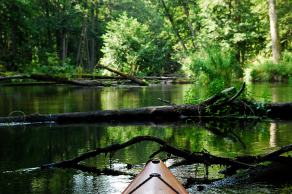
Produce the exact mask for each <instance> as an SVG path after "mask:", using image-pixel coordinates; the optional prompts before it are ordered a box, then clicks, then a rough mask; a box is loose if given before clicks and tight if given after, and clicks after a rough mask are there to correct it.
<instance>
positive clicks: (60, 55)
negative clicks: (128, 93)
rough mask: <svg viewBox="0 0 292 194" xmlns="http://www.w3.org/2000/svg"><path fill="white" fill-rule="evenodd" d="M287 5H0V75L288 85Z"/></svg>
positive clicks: (150, 0)
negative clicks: (124, 76)
mask: <svg viewBox="0 0 292 194" xmlns="http://www.w3.org/2000/svg"><path fill="white" fill-rule="evenodd" d="M291 9H292V3H291V1H289V0H278V1H277V2H276V0H269V1H266V0H242V1H239V0H216V1H209V0H208V1H205V0H136V1H131V0H79V1H78V0H10V1H1V2H0V17H1V18H0V34H1V36H0V71H1V73H2V74H3V75H11V74H16V73H25V74H36V73H37V74H46V75H57V76H61V77H66V78H69V79H70V78H71V77H73V76H77V77H78V76H79V77H81V76H83V75H88V74H91V75H96V76H105V75H111V74H112V73H111V72H109V71H107V70H106V69H104V68H98V67H99V65H100V67H102V66H105V67H109V68H113V69H115V70H118V71H121V72H124V73H126V74H128V75H133V76H138V77H145V76H171V75H175V76H179V77H190V78H191V79H192V80H193V81H194V82H200V83H203V84H207V83H210V82H212V83H214V84H215V85H219V86H220V85H223V86H230V83H231V80H242V79H244V78H246V79H249V80H253V81H289V80H291V75H292V62H291V61H292V54H291V52H292V43H291V39H292V38H291V37H292V32H291V23H292V16H291Z"/></svg>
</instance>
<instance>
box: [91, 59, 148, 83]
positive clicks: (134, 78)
mask: <svg viewBox="0 0 292 194" xmlns="http://www.w3.org/2000/svg"><path fill="white" fill-rule="evenodd" d="M96 67H97V68H103V69H106V70H108V71H110V72H113V73H115V74H118V75H120V76H122V77H125V78H127V79H129V80H131V81H133V82H135V83H137V84H139V85H141V86H148V85H149V84H148V82H146V81H145V80H142V79H139V78H137V77H135V76H133V75H128V74H125V73H123V72H121V71H118V70H116V69H113V68H110V67H107V66H104V65H100V64H98V65H96Z"/></svg>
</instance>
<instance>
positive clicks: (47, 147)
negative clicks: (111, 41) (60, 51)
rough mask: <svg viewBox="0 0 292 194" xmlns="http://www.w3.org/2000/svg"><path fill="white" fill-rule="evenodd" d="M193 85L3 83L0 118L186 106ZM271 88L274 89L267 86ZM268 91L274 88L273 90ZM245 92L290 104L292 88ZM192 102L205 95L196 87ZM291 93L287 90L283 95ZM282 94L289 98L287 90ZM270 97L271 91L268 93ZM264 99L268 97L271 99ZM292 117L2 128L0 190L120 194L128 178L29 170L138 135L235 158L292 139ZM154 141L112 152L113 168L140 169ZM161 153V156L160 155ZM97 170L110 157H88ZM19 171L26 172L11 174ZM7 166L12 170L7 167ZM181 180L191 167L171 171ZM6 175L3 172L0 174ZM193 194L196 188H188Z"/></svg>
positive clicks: (263, 189)
mask: <svg viewBox="0 0 292 194" xmlns="http://www.w3.org/2000/svg"><path fill="white" fill-rule="evenodd" d="M191 87H194V86H191V85H175V86H151V87H137V88H118V89H117V88H79V87H65V86H57V87H42V86H33V87H32V86H30V87H21V88H13V87H1V88H0V107H1V109H0V115H1V116H6V115H8V114H9V113H10V112H12V111H16V110H19V111H22V112H24V113H25V114H31V113H58V112H73V111H90V110H97V109H101V110H104V109H119V108H136V107H142V106H150V105H162V102H161V101H159V100H157V98H162V99H164V100H168V101H170V102H172V103H176V104H181V103H184V96H185V95H186V93H187V91H188V90H189V89H190V88H191ZM270 87H272V89H269V88H270ZM273 88H274V89H273ZM248 90H249V92H251V93H253V94H255V97H256V98H258V99H261V98H262V97H267V96H268V100H271V101H289V100H290V101H292V99H291V94H292V88H291V87H288V86H286V85H280V86H271V85H257V86H249V87H248ZM193 91H198V92H197V93H196V94H195V96H196V98H197V99H203V98H205V97H206V92H204V91H202V88H200V87H199V88H197V89H196V88H195V89H193ZM289 91H290V92H289ZM287 92H288V93H289V95H287ZM270 94H271V95H270ZM269 96H270V97H269ZM291 129H292V122H271V123H270V122H257V123H238V122H228V123H226V122H225V123H222V122H221V123H218V122H208V123H197V122H196V123H193V122H188V123H178V124H172V125H168V124H165V125H156V124H152V125H151V124H150V125H111V126H109V125H101V124H90V125H63V126H62V125H61V126H56V125H51V126H50V125H47V126H37V125H35V126H15V127H11V126H10V127H9V126H7V127H1V129H0V193H7V194H10V193H11V194H12V193H13V194H14V193H120V192H121V191H122V190H123V189H124V188H125V187H126V186H127V184H128V183H129V182H130V177H128V176H116V177H113V176H96V175H94V174H89V173H84V172H80V171H76V170H70V169H69V170H62V169H55V170H46V171H39V170H33V169H31V168H32V167H37V166H40V165H41V164H45V163H50V162H55V161H60V160H65V159H69V158H72V157H75V156H77V155H79V154H81V153H83V152H87V151H89V150H91V149H94V148H96V147H104V146H107V145H109V144H112V143H122V142H125V141H127V140H129V139H131V138H132V137H136V136H138V135H152V136H156V137H160V138H162V139H164V140H165V141H167V142H168V143H170V144H171V145H174V146H177V147H179V148H183V149H187V150H191V151H202V150H207V151H208V152H210V153H212V154H214V155H220V156H226V157H235V156H238V155H248V154H260V153H267V152H270V151H272V150H275V149H277V148H279V147H281V146H284V145H287V144H291V143H292V133H291V132H290V130H291ZM158 148H159V146H158V145H157V144H154V143H147V142H143V143H139V144H136V145H133V146H131V147H129V148H127V149H124V150H121V151H118V152H116V153H114V154H113V155H112V161H113V163H112V167H113V168H116V169H122V170H124V169H125V166H126V164H128V163H129V164H133V166H134V167H135V168H134V169H133V170H134V171H135V172H139V171H140V170H141V168H142V166H143V164H145V162H146V161H147V160H148V157H149V156H150V155H151V154H152V153H153V152H155V151H156V150H157V149H158ZM160 157H161V158H164V157H166V156H165V155H163V154H162V155H160ZM86 164H87V165H91V166H96V167H98V168H102V167H109V165H110V164H109V155H106V156H105V155H102V156H99V157H97V158H93V159H90V160H87V161H86ZM18 169H24V170H20V171H17V170H18ZM219 170H220V167H219V166H215V167H213V168H210V172H209V176H210V177H211V178H212V177H213V178H218V177H220V176H222V175H218V173H217V172H218V171H219ZM7 171H10V172H7ZM172 171H173V173H174V174H175V175H176V176H177V177H178V178H179V179H180V180H182V181H185V180H186V177H187V176H188V175H189V174H191V173H194V168H193V167H183V168H177V169H172ZM4 172H6V173H4ZM204 174H205V172H204V167H203V166H198V173H197V174H196V175H197V176H201V177H203V176H204ZM250 188H251V191H252V192H251V193H269V192H270V193H278V192H285V191H287V190H289V189H291V184H288V185H280V186H277V185H265V184H261V185H260V186H259V185H249V186H245V185H242V186H235V187H230V188H221V189H219V188H214V189H213V190H211V191H210V192H211V193H212V192H213V193H230V192H231V193H232V192H235V193H238V192H239V193H249V189H250ZM189 191H190V192H192V193H193V192H195V191H196V187H193V188H190V190H189Z"/></svg>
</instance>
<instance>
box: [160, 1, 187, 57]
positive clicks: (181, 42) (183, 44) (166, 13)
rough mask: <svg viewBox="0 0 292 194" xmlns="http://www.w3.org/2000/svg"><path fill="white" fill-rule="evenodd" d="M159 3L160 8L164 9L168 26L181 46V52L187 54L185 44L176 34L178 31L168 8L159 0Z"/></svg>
mask: <svg viewBox="0 0 292 194" xmlns="http://www.w3.org/2000/svg"><path fill="white" fill-rule="evenodd" d="M160 2H161V4H162V7H163V9H164V12H165V15H166V17H167V18H168V20H169V21H170V24H171V26H172V29H173V31H174V33H175V35H176V36H177V38H178V40H179V42H180V44H181V46H182V47H183V50H184V51H185V53H187V52H188V49H187V47H186V45H185V43H184V41H183V39H182V37H181V36H180V34H179V32H178V29H177V28H176V25H175V23H174V20H173V18H172V16H171V14H170V12H169V10H168V8H167V7H166V5H165V2H164V0H160Z"/></svg>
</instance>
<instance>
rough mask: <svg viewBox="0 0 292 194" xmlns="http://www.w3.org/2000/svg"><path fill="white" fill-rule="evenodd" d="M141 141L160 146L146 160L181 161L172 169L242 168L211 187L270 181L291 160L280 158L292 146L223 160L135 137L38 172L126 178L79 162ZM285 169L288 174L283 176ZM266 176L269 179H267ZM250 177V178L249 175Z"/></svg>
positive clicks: (48, 165) (154, 140)
mask: <svg viewBox="0 0 292 194" xmlns="http://www.w3.org/2000/svg"><path fill="white" fill-rule="evenodd" d="M143 141H148V142H154V143H157V144H159V145H161V147H160V148H159V150H158V151H156V152H154V153H153V154H152V155H151V156H150V157H149V158H153V157H155V156H156V155H157V154H159V153H160V152H165V153H168V154H171V155H173V156H176V157H179V158H183V161H182V162H180V163H176V164H175V165H173V166H180V165H190V164H196V163H203V164H206V165H208V166H210V165H214V164H219V165H224V166H227V167H228V168H235V169H236V170H239V169H246V170H245V171H242V172H240V173H238V174H235V173H236V171H235V172H234V173H233V174H235V175H233V176H230V177H228V178H225V179H222V180H216V181H215V182H213V183H212V184H211V185H212V186H224V185H228V184H229V185H230V184H231V183H234V184H235V183H242V182H253V181H254V182H256V181H263V180H269V179H273V176H271V175H279V174H280V173H283V170H284V168H283V167H287V165H288V164H291V162H292V158H291V157H285V156H281V155H282V154H285V153H288V152H290V151H292V145H287V146H284V147H282V148H280V149H279V150H277V151H274V152H271V153H268V154H263V155H257V156H240V157H236V158H225V157H219V156H215V155H212V154H210V153H208V152H206V151H203V152H191V151H188V150H182V149H179V148H176V147H174V146H172V145H170V144H168V143H167V142H166V141H164V140H162V139H160V138H157V137H153V136H138V137H135V138H132V139H131V140H129V141H127V142H124V143H120V144H112V145H109V146H107V147H104V148H96V149H94V150H92V151H89V152H86V153H83V154H81V155H79V156H77V157H75V158H72V159H69V160H65V161H60V162H56V163H49V164H44V165H42V166H41V169H51V168H74V169H78V170H83V171H86V172H93V173H97V174H109V175H126V174H127V172H121V171H117V170H112V169H96V168H94V167H87V166H85V165H81V164H80V162H82V161H84V160H86V159H89V158H91V157H96V156H98V155H101V154H105V155H106V154H112V153H115V152H116V151H118V150H121V149H124V148H126V147H129V146H132V145H134V144H137V143H140V142H143ZM267 162H273V163H271V165H267V164H266V165H264V166H263V165H261V164H262V163H267ZM275 162H277V165H275ZM287 170H288V172H289V173H287ZM291 172H292V168H291V167H289V168H288V169H286V173H284V174H285V176H287V178H292V174H291ZM269 174H270V176H268V175H269ZM127 175H133V174H130V173H128V174H127ZM250 175H253V176H250ZM282 176H283V174H282ZM190 180H191V179H188V184H190ZM231 180H232V181H231ZM282 180H283V179H282ZM192 181H194V182H196V181H197V179H193V180H192Z"/></svg>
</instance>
